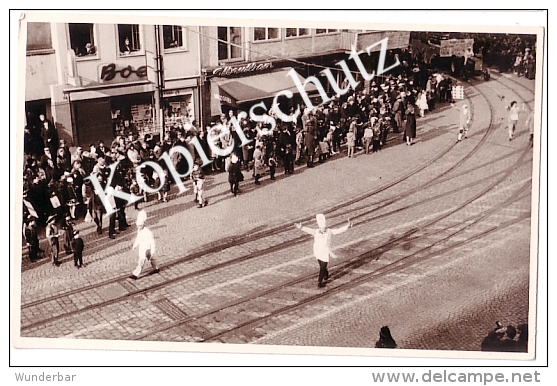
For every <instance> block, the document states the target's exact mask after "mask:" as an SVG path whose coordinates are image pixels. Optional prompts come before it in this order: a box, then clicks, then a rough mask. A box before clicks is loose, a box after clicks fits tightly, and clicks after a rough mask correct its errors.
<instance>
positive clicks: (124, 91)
mask: <svg viewBox="0 0 557 386" xmlns="http://www.w3.org/2000/svg"><path fill="white" fill-rule="evenodd" d="M154 90H155V89H154V87H153V84H152V83H145V82H143V83H138V84H124V85H117V86H109V87H107V86H104V87H89V88H86V87H75V88H67V89H64V93H68V94H70V100H71V101H72V102H75V101H81V100H87V99H101V98H110V97H113V96H119V95H130V94H141V93H145V92H153V91H154Z"/></svg>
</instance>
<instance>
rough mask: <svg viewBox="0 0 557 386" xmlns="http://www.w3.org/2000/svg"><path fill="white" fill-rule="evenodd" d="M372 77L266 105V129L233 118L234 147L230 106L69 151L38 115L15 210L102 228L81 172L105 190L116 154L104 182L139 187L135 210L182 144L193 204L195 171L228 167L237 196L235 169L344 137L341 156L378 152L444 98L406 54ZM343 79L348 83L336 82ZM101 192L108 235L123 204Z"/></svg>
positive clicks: (408, 135) (328, 147)
mask: <svg viewBox="0 0 557 386" xmlns="http://www.w3.org/2000/svg"><path fill="white" fill-rule="evenodd" d="M376 79H377V80H376V81H373V82H371V83H370V84H369V85H368V87H359V88H357V89H356V90H351V91H350V92H348V93H346V94H344V95H342V96H338V95H335V96H332V98H331V100H330V101H328V102H327V103H323V104H320V105H318V106H317V107H316V108H314V109H312V110H310V109H308V108H306V107H305V106H304V105H301V106H300V114H299V115H298V116H297V118H296V119H294V120H293V121H291V122H282V121H281V120H280V119H279V118H278V117H277V116H276V114H275V113H274V112H273V111H272V109H271V111H270V112H269V113H270V116H272V117H273V118H274V119H275V122H276V127H275V128H274V129H273V130H271V129H272V126H271V122H270V121H269V122H254V121H252V120H251V119H249V118H247V119H242V120H240V121H239V127H240V128H241V130H242V131H243V136H245V138H247V139H248V140H251V142H250V143H249V144H248V145H246V146H242V147H239V146H237V145H238V144H240V143H241V142H242V141H241V138H240V136H239V135H238V133H237V132H236V130H237V126H236V125H234V124H233V119H232V118H233V117H234V118H235V111H234V110H230V111H228V114H222V115H220V116H219V117H217V118H215V119H214V120H213V121H212V122H211V123H210V124H209V125H207V126H206V127H205V128H201V127H199V126H198V125H197V124H196V122H195V121H194V122H192V123H191V124H187V123H186V124H185V125H180V126H178V125H175V126H174V127H173V128H171V130H168V131H167V132H166V133H165V136H164V138H163V139H162V140H161V141H157V138H153V136H152V135H149V134H147V135H145V136H144V137H143V138H138V137H137V135H135V134H134V133H132V132H129V133H128V135H127V136H117V137H116V138H114V140H113V141H112V142H111V143H107V144H105V143H104V142H103V141H99V142H98V143H92V144H90V146H89V147H88V148H85V149H84V148H82V147H81V146H77V147H75V148H74V150H73V151H72V152H70V148H69V147H68V145H67V143H66V141H65V140H64V139H61V140H59V139H58V133H57V130H56V128H55V127H54V125H53V124H52V122H50V121H49V120H48V119H46V118H45V116H44V115H41V116H40V117H39V123H38V124H36V125H34V126H33V127H26V130H25V138H24V141H25V145H24V150H25V165H24V169H23V170H24V172H23V187H24V192H23V194H24V202H25V204H26V205H24V212H25V213H24V219H26V222H27V223H29V222H30V221H31V220H34V221H35V225H38V226H45V225H46V224H47V220H48V219H51V220H52V219H54V221H55V222H56V224H58V226H59V228H63V225H64V224H63V223H64V222H65V221H66V218H67V217H69V220H70V221H76V220H77V219H85V221H91V222H93V221H94V222H95V224H96V226H97V232H98V233H99V234H102V233H103V228H104V226H103V221H104V217H106V216H105V215H106V210H105V207H104V205H103V202H102V201H101V198H100V197H99V196H98V195H97V194H95V191H94V184H92V183H91V181H90V180H89V179H88V178H86V177H88V176H91V177H92V178H96V179H97V180H98V181H99V183H100V185H101V186H102V187H103V189H104V188H105V187H106V184H107V183H108V182H109V181H108V180H109V176H110V175H111V169H110V165H111V164H113V163H117V167H116V168H115V170H114V172H113V176H112V179H111V181H110V184H111V186H112V187H113V188H114V189H116V190H121V191H123V192H126V193H133V194H135V195H138V196H142V201H140V202H136V203H135V208H136V209H137V208H138V205H141V202H146V201H148V200H149V199H150V196H151V195H154V194H156V196H157V199H158V200H160V201H162V202H166V201H167V200H168V193H169V191H170V189H171V185H172V184H173V183H174V182H175V181H173V180H172V175H170V173H169V171H168V165H167V164H166V163H165V162H163V161H161V160H160V157H161V155H162V154H164V153H165V152H168V151H169V150H170V149H171V148H172V147H174V146H183V147H184V148H186V149H188V151H189V152H190V153H191V156H192V159H193V160H195V161H196V162H195V163H196V164H197V165H198V166H194V167H193V168H192V169H193V172H192V173H191V174H190V176H189V177H188V179H191V180H192V182H193V183H194V187H195V188H196V189H195V193H196V194H195V200H196V202H197V203H198V207H204V206H206V205H207V200H206V199H205V198H204V197H203V180H204V175H206V174H208V173H219V172H227V173H228V175H229V179H228V180H229V182H230V191H231V193H232V194H234V195H237V194H238V193H240V189H239V185H240V182H241V181H243V180H244V178H245V177H244V174H243V173H242V170H243V171H247V170H249V171H251V173H252V175H251V177H252V178H253V180H254V182H255V184H256V185H259V184H260V179H261V178H262V177H263V176H264V175H266V174H267V173H268V174H269V176H270V178H271V179H274V178H275V173H276V170H277V168H283V169H284V172H285V174H287V175H288V174H292V173H293V171H294V165H296V164H302V163H304V162H305V163H306V165H307V167H310V168H311V167H313V166H314V162H320V163H322V162H324V161H325V160H326V159H327V158H328V157H329V156H332V155H335V154H337V153H339V152H340V151H341V145H346V147H347V149H348V156H349V157H352V156H353V154H354V151H355V150H363V152H364V153H365V154H368V153H373V152H377V151H379V150H380V149H381V148H382V147H384V146H385V145H386V143H387V135H388V134H389V133H400V134H401V135H402V139H403V140H404V141H406V143H407V144H408V145H411V144H412V143H413V139H414V138H415V137H416V117H417V116H424V114H425V113H426V111H428V110H433V109H434V108H435V105H436V103H439V102H450V101H452V96H451V88H452V85H451V79H450V77H447V76H444V75H441V74H426V75H425V76H424V74H423V68H421V69H420V68H418V67H417V66H414V67H412V66H410V65H408V62H407V61H406V60H404V61H403V63H402V65H401V66H400V69H398V70H397V72H396V73H393V74H390V75H389V76H386V77H383V78H379V77H377V78H376ZM362 84H363V82H362ZM345 86H346V87H347V84H346V85H342V87H345ZM294 113H295V111H294V108H290V114H291V115H292V114H294ZM194 138H197V139H198V140H199V143H200V144H201V146H202V148H203V150H204V153H205V154H206V155H207V156H208V157H209V158H210V159H211V160H212V161H213V162H211V163H210V164H208V165H202V166H203V167H200V166H199V165H201V157H200V154H198V152H197V150H196V149H195V146H194V145H193V143H192V141H193V139H194ZM209 140H211V141H213V142H214V143H215V146H216V147H217V148H220V149H226V148H228V147H229V146H230V145H231V144H232V141H234V143H235V144H236V146H235V148H234V149H235V150H234V151H233V156H221V155H219V154H217V152H214V151H213V150H212V149H211V147H210V146H209V145H208V141H209ZM145 161H154V162H156V163H158V164H159V165H160V166H161V169H159V172H160V170H162V171H163V175H158V174H157V172H156V171H155V170H153V169H152V168H150V167H145V168H142V170H141V178H142V179H143V180H144V181H145V183H146V184H147V185H148V186H150V187H153V188H158V191H157V193H153V194H151V193H149V192H147V191H145V190H144V189H141V186H142V184H140V183H139V181H137V178H136V168H137V167H138V166H140V165H141V164H142V163H144V162H145ZM172 162H173V164H174V166H175V168H176V170H177V171H178V172H179V173H181V174H185V173H186V172H187V170H188V167H189V165H188V161H187V158H186V157H184V156H182V155H181V154H180V153H174V155H173V156H172ZM109 199H110V200H111V204H113V207H115V208H117V211H116V213H113V214H110V215H108V218H109V221H108V236H109V237H110V238H115V235H116V234H118V233H119V232H120V231H123V230H125V229H126V228H127V227H128V226H129V225H128V223H127V221H126V204H127V203H126V201H124V200H122V199H119V198H118V197H112V196H110V197H109ZM112 200H113V201H112ZM52 216H54V217H52Z"/></svg>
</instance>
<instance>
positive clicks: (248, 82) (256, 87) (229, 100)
mask: <svg viewBox="0 0 557 386" xmlns="http://www.w3.org/2000/svg"><path fill="white" fill-rule="evenodd" d="M272 67H273V66H272V65H269V66H267V67H266V68H265V69H268V68H272ZM240 68H257V67H255V66H251V67H249V65H248V66H243V67H240ZM225 69H226V68H225ZM228 69H233V67H228ZM291 71H293V69H292V68H291V67H284V68H275V69H271V70H267V71H264V72H260V73H255V74H249V73H248V74H246V75H244V76H237V74H238V73H240V74H244V73H246V72H248V71H244V72H242V71H237V72H235V71H233V70H229V71H227V72H225V71H223V70H222V69H221V68H218V69H216V70H214V71H213V72H214V73H215V72H216V73H217V74H218V75H220V76H214V77H212V78H211V79H210V88H209V91H208V92H207V93H206V94H207V95H208V97H209V98H208V99H209V100H208V101H207V102H208V104H209V111H210V118H211V119H213V120H214V119H215V118H216V117H218V116H219V115H220V114H223V113H224V114H227V113H228V111H229V110H231V109H232V110H234V111H235V112H236V111H237V110H241V111H245V112H246V113H247V114H249V111H250V109H251V108H252V106H253V105H255V104H258V103H261V102H263V103H264V104H265V106H266V108H267V109H270V108H271V107H272V104H273V100H274V98H275V96H276V95H277V94H278V93H281V92H282V91H290V92H291V93H292V94H293V97H292V98H288V97H286V96H285V95H280V96H279V97H278V98H277V102H278V104H279V106H280V109H281V110H282V111H283V112H284V113H288V111H289V109H290V107H295V106H296V105H298V104H299V103H302V99H301V97H300V91H299V90H298V88H297V87H296V84H295V82H294V79H293V76H295V77H296V78H297V80H298V82H299V83H300V84H302V85H303V84H304V82H305V79H304V77H302V76H301V75H300V74H299V73H298V72H297V71H294V72H291ZM225 74H231V75H236V76H231V77H228V76H225ZM305 90H306V92H307V93H308V94H315V93H316V92H317V89H316V87H315V86H314V85H313V84H312V83H308V85H307V86H306V88H305ZM264 113H265V112H264V111H263V110H262V109H260V110H258V111H257V112H256V114H258V115H260V114H264ZM206 119H207V118H206Z"/></svg>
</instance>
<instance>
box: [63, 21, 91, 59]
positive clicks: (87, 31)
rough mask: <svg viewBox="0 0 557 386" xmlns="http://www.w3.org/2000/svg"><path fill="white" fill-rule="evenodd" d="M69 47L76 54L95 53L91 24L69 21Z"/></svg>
mask: <svg viewBox="0 0 557 386" xmlns="http://www.w3.org/2000/svg"><path fill="white" fill-rule="evenodd" d="M68 30H69V33H70V47H71V49H72V50H74V52H75V55H76V56H87V55H95V54H96V53H97V47H95V34H94V28H93V24H89V23H69V24H68Z"/></svg>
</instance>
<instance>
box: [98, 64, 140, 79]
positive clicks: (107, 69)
mask: <svg viewBox="0 0 557 386" xmlns="http://www.w3.org/2000/svg"><path fill="white" fill-rule="evenodd" d="M131 74H135V75H137V76H138V77H139V78H144V77H146V76H147V66H141V67H138V68H137V69H135V70H134V69H133V67H132V66H127V67H124V68H122V69H119V70H117V69H116V64H114V63H110V64H107V65H106V66H103V67H102V69H101V76H100V78H101V80H104V81H111V80H113V79H114V78H115V77H116V75H120V77H122V78H124V79H127V78H129V77H130V75H131Z"/></svg>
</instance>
